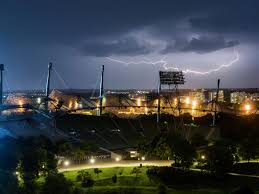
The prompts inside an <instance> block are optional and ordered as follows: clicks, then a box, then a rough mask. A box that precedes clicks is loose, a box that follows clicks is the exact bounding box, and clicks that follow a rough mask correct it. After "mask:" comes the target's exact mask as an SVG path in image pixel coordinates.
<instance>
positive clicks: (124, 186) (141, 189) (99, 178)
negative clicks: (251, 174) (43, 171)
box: [39, 167, 259, 194]
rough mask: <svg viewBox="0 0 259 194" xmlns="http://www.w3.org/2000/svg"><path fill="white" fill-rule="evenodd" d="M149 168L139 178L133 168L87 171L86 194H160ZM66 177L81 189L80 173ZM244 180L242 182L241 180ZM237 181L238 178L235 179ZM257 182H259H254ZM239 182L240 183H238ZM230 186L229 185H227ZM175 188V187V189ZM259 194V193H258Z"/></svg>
mask: <svg viewBox="0 0 259 194" xmlns="http://www.w3.org/2000/svg"><path fill="white" fill-rule="evenodd" d="M148 168H149V167H141V168H140V169H141V173H140V174H139V176H138V177H136V174H132V173H131V172H132V169H133V167H114V168H102V169H100V170H102V172H101V173H100V174H99V175H96V174H95V173H94V169H86V170H85V171H87V172H88V173H89V174H90V175H91V176H92V178H93V179H94V181H95V183H94V186H93V187H92V188H88V189H84V190H85V191H86V193H94V194H103V193H104V194H111V193H136V194H138V193H141V194H155V193H158V185H159V183H158V182H154V181H151V180H149V178H148V176H147V175H146V171H147V169H148ZM63 174H64V176H65V177H66V178H67V179H69V180H71V181H72V182H73V183H74V185H75V186H76V187H81V183H80V182H77V181H76V177H77V174H78V171H69V172H63ZM114 174H116V175H117V178H118V179H117V183H113V182H112V179H111V177H112V176H113V175H114ZM237 178H238V179H240V181H242V182H243V181H247V182H249V183H252V182H253V181H252V180H250V179H245V180H244V179H242V178H241V177H237ZM241 179H242V180H241ZM43 181H44V179H43V178H40V179H39V182H40V183H43ZM235 181H237V180H236V178H235ZM254 181H256V182H257V180H254ZM237 182H239V181H237ZM226 184H228V183H226ZM174 188H175V187H174ZM229 189H230V188H228V189H227V188H220V189H218V188H217V187H208V188H206V187H204V188H203V187H201V188H193V189H191V188H189V189H187V188H186V187H183V188H181V187H180V188H179V189H172V188H168V189H167V194H229V193H230V192H229ZM256 194H259V191H257V192H256Z"/></svg>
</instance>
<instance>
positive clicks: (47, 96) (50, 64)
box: [45, 63, 52, 110]
mask: <svg viewBox="0 0 259 194" xmlns="http://www.w3.org/2000/svg"><path fill="white" fill-rule="evenodd" d="M51 70H52V63H49V65H48V76H47V83H46V88H45V98H46V101H45V106H46V110H48V104H49V103H48V100H49V94H50V76H51Z"/></svg>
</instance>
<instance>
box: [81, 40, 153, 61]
mask: <svg viewBox="0 0 259 194" xmlns="http://www.w3.org/2000/svg"><path fill="white" fill-rule="evenodd" d="M80 51H81V53H82V54H83V55H85V56H97V57H107V56H110V55H128V56H132V55H142V54H149V53H150V52H152V51H153V49H152V46H151V45H150V44H149V43H147V42H145V41H138V40H136V39H135V38H134V37H123V38H120V39H114V40H102V39H97V40H89V41H86V42H84V46H82V47H81V48H80Z"/></svg>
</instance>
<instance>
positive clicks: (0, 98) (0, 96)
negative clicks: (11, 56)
mask: <svg viewBox="0 0 259 194" xmlns="http://www.w3.org/2000/svg"><path fill="white" fill-rule="evenodd" d="M3 71H4V64H0V74H1V75H0V76H1V78H0V105H2V104H3V81H4V80H3Z"/></svg>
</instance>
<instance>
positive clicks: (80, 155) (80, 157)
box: [73, 148, 85, 163]
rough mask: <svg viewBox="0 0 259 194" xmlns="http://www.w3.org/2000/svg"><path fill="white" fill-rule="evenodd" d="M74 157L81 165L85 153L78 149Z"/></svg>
mask: <svg viewBox="0 0 259 194" xmlns="http://www.w3.org/2000/svg"><path fill="white" fill-rule="evenodd" d="M73 157H74V160H75V161H77V162H78V163H81V161H82V160H84V158H85V153H84V151H83V150H81V149H79V148H77V149H76V150H74V153H73Z"/></svg>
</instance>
